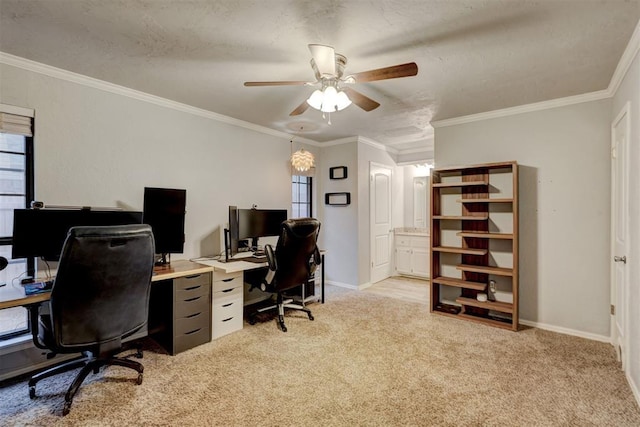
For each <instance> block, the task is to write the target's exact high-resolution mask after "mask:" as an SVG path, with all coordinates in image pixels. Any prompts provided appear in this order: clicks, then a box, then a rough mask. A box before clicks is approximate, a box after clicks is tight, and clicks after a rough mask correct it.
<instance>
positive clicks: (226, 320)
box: [222, 317, 233, 322]
mask: <svg viewBox="0 0 640 427" xmlns="http://www.w3.org/2000/svg"><path fill="white" fill-rule="evenodd" d="M231 319H233V317H229V318H228V319H223V320H222V321H223V322H228V321H229V320H231Z"/></svg>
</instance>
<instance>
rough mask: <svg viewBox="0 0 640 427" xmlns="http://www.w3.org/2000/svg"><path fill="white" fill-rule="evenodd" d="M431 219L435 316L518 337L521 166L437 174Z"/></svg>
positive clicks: (452, 169) (507, 164) (456, 169)
mask: <svg viewBox="0 0 640 427" xmlns="http://www.w3.org/2000/svg"><path fill="white" fill-rule="evenodd" d="M498 205H499V206H498ZM430 219H431V252H430V253H431V277H432V278H431V301H430V304H431V306H430V309H431V312H432V313H436V314H442V315H445V316H449V317H454V318H459V319H465V320H470V321H474V322H479V323H484V324H487V325H491V326H496V327H500V328H506V329H510V330H514V331H517V330H518V305H519V300H518V165H517V163H516V162H515V161H513V162H499V163H487V164H479V165H471V166H462V167H447V168H439V169H436V170H434V171H432V175H431V212H430ZM490 283H492V284H495V288H496V290H498V291H500V292H499V293H496V295H498V294H499V297H500V298H501V299H504V300H502V301H495V300H494V299H495V298H494V296H495V295H494V294H493V293H491V290H490V287H489V284H490ZM479 293H483V294H487V300H486V301H484V298H482V299H483V301H480V300H478V294H479Z"/></svg>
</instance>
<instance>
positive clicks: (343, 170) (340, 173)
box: [329, 166, 347, 179]
mask: <svg viewBox="0 0 640 427" xmlns="http://www.w3.org/2000/svg"><path fill="white" fill-rule="evenodd" d="M329 179H347V167H346V166H336V167H333V168H329Z"/></svg>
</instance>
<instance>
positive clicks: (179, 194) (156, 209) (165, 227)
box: [142, 187, 187, 264]
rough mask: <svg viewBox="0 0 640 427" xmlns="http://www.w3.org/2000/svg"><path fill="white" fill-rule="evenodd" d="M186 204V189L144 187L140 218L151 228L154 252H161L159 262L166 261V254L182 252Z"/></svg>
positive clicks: (164, 262)
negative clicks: (154, 245) (154, 246)
mask: <svg viewBox="0 0 640 427" xmlns="http://www.w3.org/2000/svg"><path fill="white" fill-rule="evenodd" d="M186 205H187V190H178V189H173V188H154V187H145V188H144V207H143V216H142V219H143V222H144V223H145V224H148V225H150V226H151V229H152V230H153V236H154V238H155V244H156V253H157V254H162V259H161V261H160V263H161V264H166V263H167V257H166V255H167V254H175V253H182V252H184V221H185V214H186Z"/></svg>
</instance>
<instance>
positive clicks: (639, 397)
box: [625, 371, 640, 405]
mask: <svg viewBox="0 0 640 427" xmlns="http://www.w3.org/2000/svg"><path fill="white" fill-rule="evenodd" d="M625 377H626V378H627V383H629V387H630V388H631V391H632V392H633V397H635V398H636V403H637V404H638V405H640V390H638V386H637V384H636V383H635V382H634V381H633V378H632V377H631V374H630V373H629V372H628V371H627V373H626V375H625Z"/></svg>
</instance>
